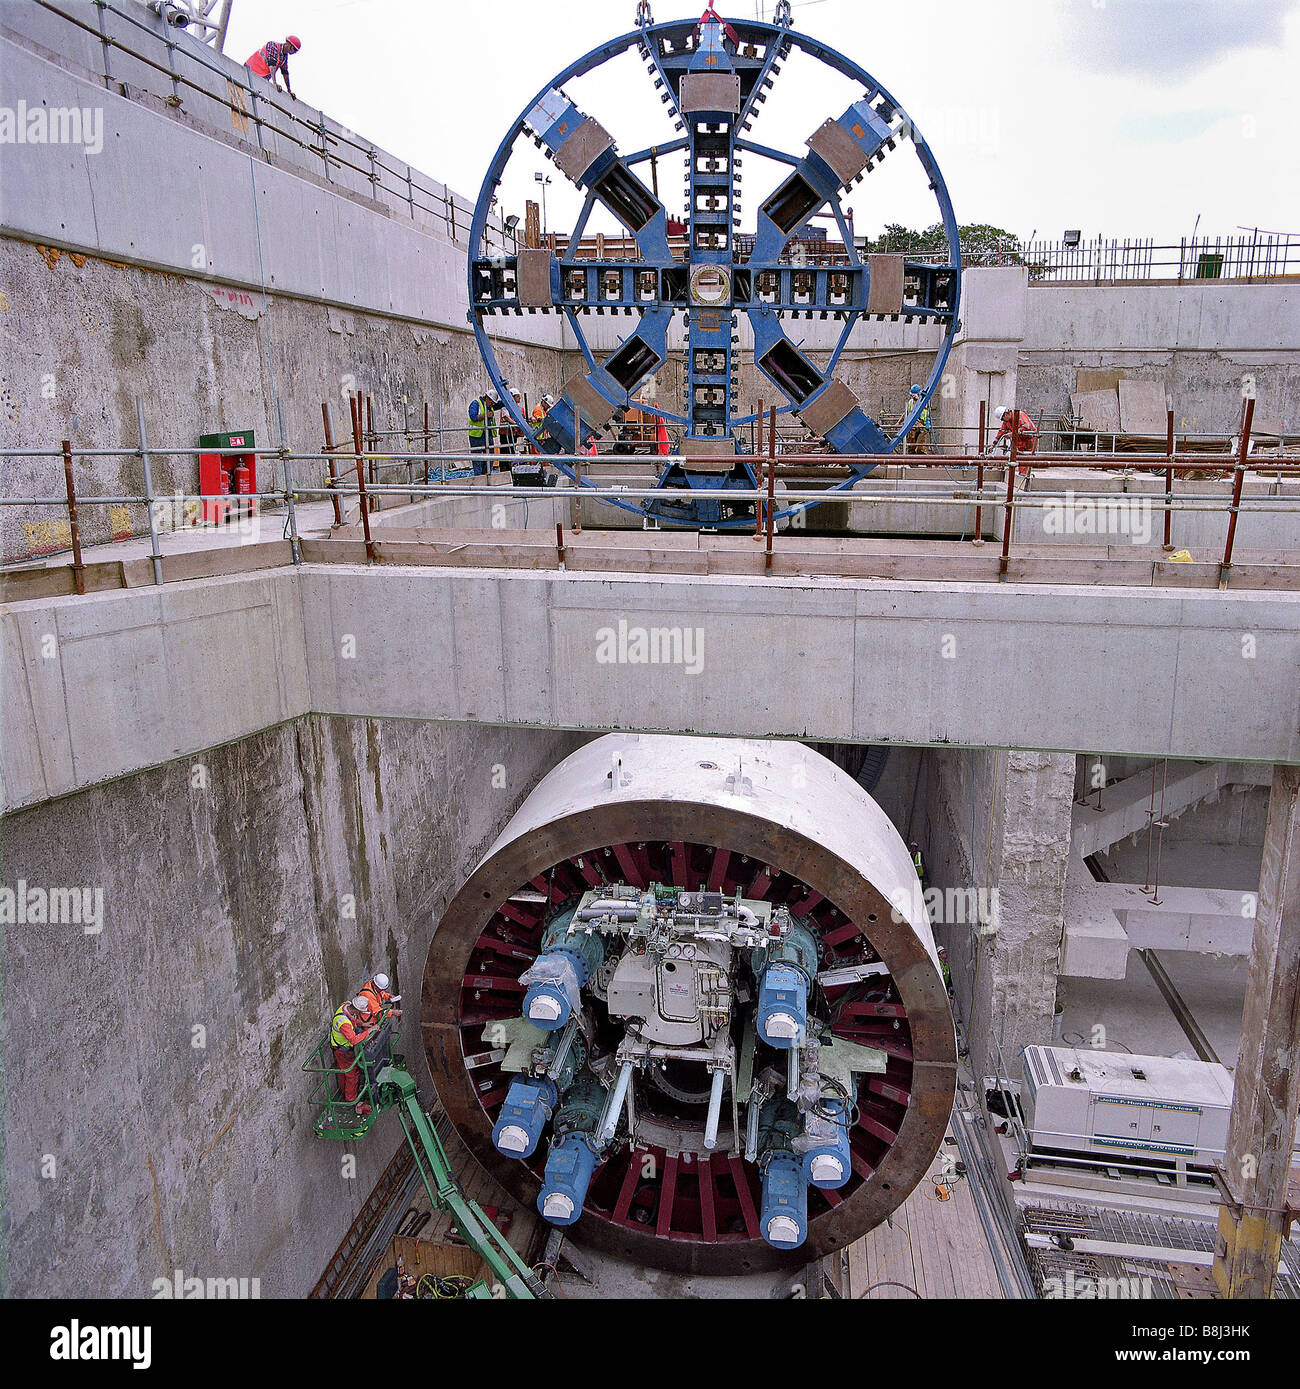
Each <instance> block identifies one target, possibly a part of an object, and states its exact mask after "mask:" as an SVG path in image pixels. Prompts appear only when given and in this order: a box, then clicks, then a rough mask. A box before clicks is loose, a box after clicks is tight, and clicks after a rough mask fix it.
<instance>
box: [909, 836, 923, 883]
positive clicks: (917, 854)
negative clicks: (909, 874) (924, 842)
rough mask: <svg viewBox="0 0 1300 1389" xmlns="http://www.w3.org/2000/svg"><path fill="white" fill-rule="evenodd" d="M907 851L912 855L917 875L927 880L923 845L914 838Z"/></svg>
mask: <svg viewBox="0 0 1300 1389" xmlns="http://www.w3.org/2000/svg"><path fill="white" fill-rule="evenodd" d="M907 851H908V853H909V854H911V856H912V867H913V868H915V869H916V876H917V877H918V878H920V879H921V880H922V881H923V882H924V880H925V860H924V859H923V858H922V857H921V846H920V845H919V844H918V843H917V842H916V840H913V841H912V842H911V843H910V844H909V845H908V846H907Z"/></svg>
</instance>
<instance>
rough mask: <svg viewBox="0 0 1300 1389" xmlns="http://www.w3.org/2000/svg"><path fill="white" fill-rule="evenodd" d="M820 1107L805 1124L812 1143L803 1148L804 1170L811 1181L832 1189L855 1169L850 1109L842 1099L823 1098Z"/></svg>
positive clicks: (846, 1179)
mask: <svg viewBox="0 0 1300 1389" xmlns="http://www.w3.org/2000/svg"><path fill="white" fill-rule="evenodd" d="M819 1108H820V1111H821V1112H820V1113H818V1114H810V1115H809V1116H808V1118H807V1121H806V1123H805V1125H804V1141H805V1142H806V1143H811V1144H812V1145H813V1146H811V1147H809V1148H807V1149H806V1151H805V1152H804V1155H803V1170H804V1175H805V1177H806V1178H807V1179H808V1181H809V1183H811V1185H813V1186H816V1187H820V1188H821V1189H822V1190H823V1191H833V1190H834V1189H835V1188H836V1187H841V1186H843V1185H844V1183H845V1182H847V1181H848V1179H849V1176H850V1174H851V1173H852V1170H853V1158H852V1154H851V1153H850V1151H849V1122H848V1113H847V1111H846V1109H845V1105H844V1101H843V1100H839V1099H833V1100H823V1101H822V1103H821V1105H820V1106H819Z"/></svg>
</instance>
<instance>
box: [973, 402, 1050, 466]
mask: <svg viewBox="0 0 1300 1389" xmlns="http://www.w3.org/2000/svg"><path fill="white" fill-rule="evenodd" d="M994 418H995V419H996V420H997V422H998V432H997V436H996V437H995V438H994V440H993V442H992V443H991V444H990V445H989V446H988V448H987V449H986V450H985V453H992V452H993V451H994V449H996V448H997V447H998V445H999V444H1001V443H1002V442H1003V440H1004V439H1005V440H1006V449H1007V451H1008V452H1010V449H1011V436H1012V434H1014V435H1015V436H1016V455H1017V456H1019V455H1021V454H1025V453H1037V452H1038V426H1037V425H1036V424H1035V423H1034V422H1033V420H1031V419H1030V418H1029V416H1028V415H1027V414H1025V412H1024V411H1023V410H1012V409H1011V408H1010V407H1009V406H1006V405H1004V406H1002V408H1001V409H1000V410H998V411H997V412H996V413H995V415H994ZM1020 471H1021V472H1022V473H1024V472H1028V471H1029V469H1028V468H1027V467H1022V468H1021V469H1020Z"/></svg>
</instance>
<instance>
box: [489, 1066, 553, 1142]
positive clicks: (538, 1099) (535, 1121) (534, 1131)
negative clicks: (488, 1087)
mask: <svg viewBox="0 0 1300 1389" xmlns="http://www.w3.org/2000/svg"><path fill="white" fill-rule="evenodd" d="M558 1102H559V1093H558V1091H557V1090H556V1088H555V1084H554V1082H553V1081H550V1080H547V1079H546V1078H545V1077H544V1076H543V1077H541V1078H540V1079H533V1078H532V1077H525V1076H519V1077H517V1078H516V1079H515V1080H514V1081H512V1082H511V1085H510V1090H509V1092H508V1093H507V1095H506V1102H505V1104H503V1105H502V1106H501V1113H500V1115H499V1117H498V1118H497V1122H496V1127H495V1128H494V1129H493V1130H492V1142H493V1144H494V1145H495V1147H496V1150H497V1152H499V1153H502V1154H504V1155H505V1156H506V1157H511V1158H529V1157H532V1155H533V1153H534V1152H535V1151H536V1150H537V1144H538V1141H539V1140H540V1138H541V1136H542V1130H543V1129H544V1128H545V1127H546V1124H547V1121H548V1120H549V1119H550V1117H551V1115H552V1114H554V1113H555V1106H556V1104H557V1103H558Z"/></svg>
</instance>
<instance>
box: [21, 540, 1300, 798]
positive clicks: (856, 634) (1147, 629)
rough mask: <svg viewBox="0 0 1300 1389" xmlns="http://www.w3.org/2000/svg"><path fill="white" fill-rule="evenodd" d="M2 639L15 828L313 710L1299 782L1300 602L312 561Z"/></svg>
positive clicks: (71, 617)
mask: <svg viewBox="0 0 1300 1389" xmlns="http://www.w3.org/2000/svg"><path fill="white" fill-rule="evenodd" d="M0 618H2V619H3V643H4V645H3V652H4V659H3V665H2V667H0V677H2V678H3V682H4V683H3V691H2V693H3V700H2V701H0V707H2V709H3V719H4V722H3V727H2V728H0V734H2V737H0V745H2V747H0V752H2V756H3V763H2V768H3V793H4V797H5V800H4V804H5V805H7V806H9V807H17V806H22V805H30V804H34V803H37V802H40V801H43V800H46V799H49V798H51V797H54V796H59V795H63V794H67V793H69V792H71V791H74V790H78V789H80V788H83V787H85V786H88V785H91V784H94V783H95V782H98V781H104V780H108V779H110V778H113V777H117V776H122V775H125V774H127V773H130V772H133V771H136V770H138V769H140V768H142V767H147V766H151V765H155V764H159V763H163V762H167V761H169V760H171V759H172V758H174V757H176V756H178V755H181V754H184V753H188V752H191V751H193V752H198V751H202V750H203V749H205V748H208V747H211V746H212V745H213V744H215V743H220V742H224V741H230V740H233V739H237V738H242V737H247V736H249V735H250V734H252V733H255V732H258V731H260V730H262V729H265V728H267V727H269V726H272V725H274V724H277V723H281V722H284V721H286V720H288V719H292V718H296V717H298V716H300V715H302V714H306V713H320V714H333V715H347V716H352V717H358V718H373V717H388V718H406V719H416V720H426V719H427V720H437V721H446V720H450V721H454V722H462V721H463V722H467V723H490V724H515V725H528V726H538V727H545V728H569V729H574V730H583V731H590V732H595V731H604V730H609V729H628V730H636V731H645V732H677V731H680V730H682V729H690V730H692V731H694V732H697V733H716V734H721V735H724V736H744V737H759V738H764V737H793V738H800V739H813V740H816V741H823V742H863V743H884V742H889V743H907V744H912V745H931V746H943V745H955V746H959V747H984V748H988V747H998V746H1003V747H1006V746H1011V747H1037V748H1041V749H1045V750H1049V751H1059V752H1077V751H1079V750H1080V749H1084V748H1099V747H1100V748H1107V749H1114V750H1115V751H1116V752H1117V753H1122V754H1130V755H1135V756H1145V757H1164V756H1169V757H1181V758H1198V759H1204V760H1209V761H1244V762H1249V761H1267V762H1297V761H1300V707H1298V706H1297V691H1296V683H1295V678H1294V675H1295V671H1296V669H1297V668H1300V595H1295V594H1289V593H1283V594H1278V593H1231V592H1229V593H1219V592H1217V591H1209V592H1203V591H1199V590H1197V591H1182V592H1178V591H1169V590H1153V589H1124V588H1107V589H1096V588H1088V587H1083V586H1074V587H1070V586H1065V585H1048V584H1041V585H1013V584H1006V585H988V584H961V583H951V584H940V583H924V582H910V581H909V582H904V581H887V580H871V579H856V580H854V579H818V578H806V579H801V580H794V579H789V580H787V579H780V578H772V579H768V580H766V581H765V582H763V583H762V584H761V585H758V584H755V582H754V581H753V580H752V579H750V578H746V577H744V576H737V577H734V578H732V577H723V576H712V575H711V576H707V577H704V576H689V575H669V574H656V575H626V576H624V575H592V574H586V573H580V572H572V573H564V572H559V571H545V570H509V571H501V570H457V569H450V568H448V569H443V568H436V569H432V568H401V567H397V566H388V565H384V566H379V567H375V568H367V567H365V566H353V565H344V564H329V565H311V564H305V565H303V566H301V567H299V568H297V569H283V570H277V571H274V572H265V571H263V572H257V573H252V574H245V575H232V576H229V577H226V578H221V579H205V580H198V581H191V582H184V583H176V584H170V585H166V586H164V587H162V588H160V589H159V588H142V589H125V590H116V591H109V592H104V593H96V594H88V595H87V596H85V597H83V598H57V599H42V600H31V601H27V602H21V603H12V604H8V605H5V606H4V607H3V608H0ZM620 622H622V623H626V625H627V629H628V631H629V632H631V631H632V629H642V630H643V631H644V632H645V633H646V634H647V635H646V636H645V637H644V638H643V640H646V641H648V640H649V635H648V634H649V633H650V632H651V630H653V629H659V630H660V631H661V632H662V631H667V632H669V633H671V632H672V631H673V629H676V630H677V632H678V634H679V636H678V647H677V648H676V652H675V655H674V648H672V646H671V645H670V646H669V647H668V648H667V651H666V654H665V655H664V657H663V659H662V660H661V661H660V662H659V663H651V662H650V660H649V656H648V654H646V655H645V658H644V659H643V660H637V659H635V658H634V657H633V656H632V654H631V652H632V648H631V647H630V646H627V645H624V647H623V648H619V647H618V646H617V644H616V645H615V647H613V648H611V647H609V636H608V633H609V632H614V633H617V631H618V624H619V623H620ZM1245 634H1249V635H1250V637H1251V643H1250V644H1249V650H1250V651H1251V652H1253V654H1252V655H1251V656H1250V658H1249V659H1246V658H1245V656H1244V653H1245V652H1246V650H1247V644H1246V643H1243V635H1245ZM688 642H689V643H690V645H689V647H688V646H687V645H686V643H688ZM602 652H603V655H602V654H601V653H602ZM1206 671H1217V672H1220V673H1221V675H1220V677H1219V678H1217V679H1214V680H1208V679H1206V678H1205V672H1206ZM235 672H237V673H238V677H237V678H235V677H234V673H235ZM1179 672H1187V673H1188V674H1187V675H1186V676H1185V677H1183V676H1180V674H1179ZM1228 672H1231V675H1230V676H1229V674H1228ZM742 675H743V677H744V678H740V677H741V676H742ZM1225 710H1226V711H1227V712H1225Z"/></svg>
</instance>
